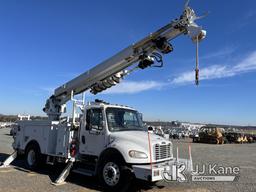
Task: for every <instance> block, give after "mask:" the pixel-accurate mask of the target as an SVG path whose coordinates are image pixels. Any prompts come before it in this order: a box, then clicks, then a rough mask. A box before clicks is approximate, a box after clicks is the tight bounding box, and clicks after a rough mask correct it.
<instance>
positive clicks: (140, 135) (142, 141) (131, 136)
mask: <svg viewBox="0 0 256 192" xmlns="http://www.w3.org/2000/svg"><path fill="white" fill-rule="evenodd" d="M149 136H150V143H151V151H152V153H153V152H154V145H155V144H160V145H166V144H169V143H171V142H170V141H168V140H166V139H164V138H163V137H160V136H158V135H155V134H153V133H149ZM108 146H109V147H113V148H116V149H117V150H118V151H119V152H121V153H122V155H123V157H124V159H125V160H126V162H127V163H131V164H133V163H149V162H150V158H149V157H150V152H149V141H148V132H146V131H120V132H112V133H111V134H110V136H109V145H108ZM171 148H172V147H171ZM130 150H136V151H141V152H144V153H146V154H147V156H148V158H147V159H135V158H131V157H129V155H128V153H129V151H130Z"/></svg>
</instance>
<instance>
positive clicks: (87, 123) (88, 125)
mask: <svg viewBox="0 0 256 192" xmlns="http://www.w3.org/2000/svg"><path fill="white" fill-rule="evenodd" d="M90 125H91V121H90V117H89V116H88V115H87V116H86V126H85V129H86V130H90Z"/></svg>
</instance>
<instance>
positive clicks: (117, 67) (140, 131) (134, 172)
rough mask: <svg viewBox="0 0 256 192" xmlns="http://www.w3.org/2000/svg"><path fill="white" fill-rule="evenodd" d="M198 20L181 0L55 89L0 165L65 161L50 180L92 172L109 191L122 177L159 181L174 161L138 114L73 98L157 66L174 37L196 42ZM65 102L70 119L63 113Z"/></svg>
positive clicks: (166, 144) (199, 35)
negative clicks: (167, 17) (177, 9)
mask: <svg viewBox="0 0 256 192" xmlns="http://www.w3.org/2000/svg"><path fill="white" fill-rule="evenodd" d="M198 18H199V17H197V16H196V15H195V12H194V11H193V9H191V8H190V7H189V6H188V4H187V3H186V5H185V9H184V11H183V14H182V15H181V16H180V17H179V18H178V19H175V20H173V21H172V22H170V23H169V24H167V25H166V26H164V27H162V28H160V29H159V30H157V31H156V32H154V33H151V34H150V35H149V36H147V37H145V38H144V39H142V40H140V41H138V42H137V43H135V44H132V45H131V46H129V47H127V48H126V49H124V50H122V51H121V52H119V53H117V54H116V55H114V56H113V57H111V58H109V59H107V60H106V61H104V62H102V63H100V64H99V65H97V66H95V67H94V68H92V69H90V70H88V71H87V72H85V73H83V74H81V75H80V76H78V77H76V78H75V79H73V80H71V81H69V82H67V83H66V84H64V85H62V86H60V87H58V88H57V89H56V90H55V92H54V94H53V95H52V96H51V97H50V98H49V99H48V100H47V102H46V104H45V108H44V109H43V110H44V112H45V113H46V114H47V115H48V119H47V120H42V121H36V120H33V121H32V120H30V121H29V120H23V121H19V122H18V126H17V128H16V130H15V132H16V133H15V134H14V143H13V149H14V150H15V152H14V153H13V154H12V155H11V156H10V157H9V158H8V159H6V161H5V162H3V163H2V167H6V166H8V165H9V164H10V162H11V161H13V160H14V159H15V157H16V156H17V155H18V154H25V158H26V164H27V166H28V168H30V169H35V168H37V167H38V166H39V165H40V163H42V162H46V163H49V164H52V165H53V164H54V163H55V162H64V163H66V164H67V165H66V168H65V169H64V170H63V172H62V173H61V175H60V176H59V177H58V179H57V180H56V181H55V183H56V184H60V183H62V182H64V180H65V178H66V177H67V176H68V174H69V172H70V171H74V172H77V173H81V174H84V175H89V176H90V175H91V176H98V177H99V180H100V181H101V183H102V184H103V185H104V186H105V187H106V188H107V189H110V190H117V189H120V187H121V186H122V185H123V184H124V182H127V176H128V175H130V176H135V177H136V178H138V179H142V180H147V181H150V182H155V181H159V180H162V179H163V178H162V175H161V173H162V171H163V170H164V169H165V168H166V166H170V165H171V164H173V163H174V158H173V152H172V143H171V142H170V141H168V140H166V139H164V138H162V137H159V136H157V135H154V134H151V133H149V132H148V131H147V129H146V128H145V127H144V126H143V122H142V116H141V114H140V113H138V112H137V111H136V110H135V109H133V108H131V107H127V106H123V105H115V104H109V103H106V102H104V101H100V100H95V102H87V103H88V104H85V102H84V98H83V99H81V100H77V99H75V97H74V96H75V95H78V94H82V95H83V93H84V92H85V91H88V90H90V92H91V93H93V94H97V93H99V92H101V91H104V90H106V89H108V88H110V87H112V86H114V85H116V84H118V83H119V82H120V80H121V79H122V78H123V77H124V76H125V75H128V74H129V73H131V72H133V71H134V70H137V69H138V70H139V69H145V68H147V67H154V66H155V67H162V65H163V61H162V55H163V54H167V53H169V52H171V51H172V50H173V48H172V45H171V44H170V43H169V41H170V40H172V39H174V38H176V37H177V36H179V35H182V34H185V35H186V34H188V35H189V36H190V37H191V38H192V40H193V42H196V43H197V45H198V42H199V41H200V40H202V39H203V38H204V37H205V36H206V32H205V31H204V30H202V28H201V27H199V26H198V25H197V24H196V23H195V22H194V21H195V20H196V19H198ZM154 63H159V64H157V65H155V64H154ZM134 65H135V66H134ZM196 72H197V73H198V69H196ZM196 78H198V74H196ZM197 80H198V79H197ZM70 100H71V101H73V113H72V118H68V117H63V116H62V114H63V113H64V112H65V108H66V103H67V102H68V101H70ZM79 110H80V113H81V114H79V113H78V111H79Z"/></svg>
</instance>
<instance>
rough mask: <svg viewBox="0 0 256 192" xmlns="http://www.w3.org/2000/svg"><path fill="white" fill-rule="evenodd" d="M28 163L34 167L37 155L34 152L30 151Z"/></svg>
mask: <svg viewBox="0 0 256 192" xmlns="http://www.w3.org/2000/svg"><path fill="white" fill-rule="evenodd" d="M27 162H28V165H29V166H33V165H34V164H35V162H36V153H35V151H34V150H30V151H29V152H28V156H27Z"/></svg>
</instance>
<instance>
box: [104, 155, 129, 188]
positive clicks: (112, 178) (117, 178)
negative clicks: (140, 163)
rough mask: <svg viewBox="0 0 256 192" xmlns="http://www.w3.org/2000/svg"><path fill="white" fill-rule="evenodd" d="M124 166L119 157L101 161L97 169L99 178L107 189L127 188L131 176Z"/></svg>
mask: <svg viewBox="0 0 256 192" xmlns="http://www.w3.org/2000/svg"><path fill="white" fill-rule="evenodd" d="M124 167H125V163H124V162H123V161H122V160H121V159H120V158H116V159H114V158H110V159H106V160H105V161H104V162H103V163H102V165H101V166H100V169H99V180H100V182H101V184H102V185H103V187H104V188H105V189H106V190H107V191H120V190H122V191H124V189H128V188H129V185H130V181H131V179H132V176H131V174H130V171H129V170H127V169H125V168H124ZM125 191H127V190H125Z"/></svg>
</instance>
